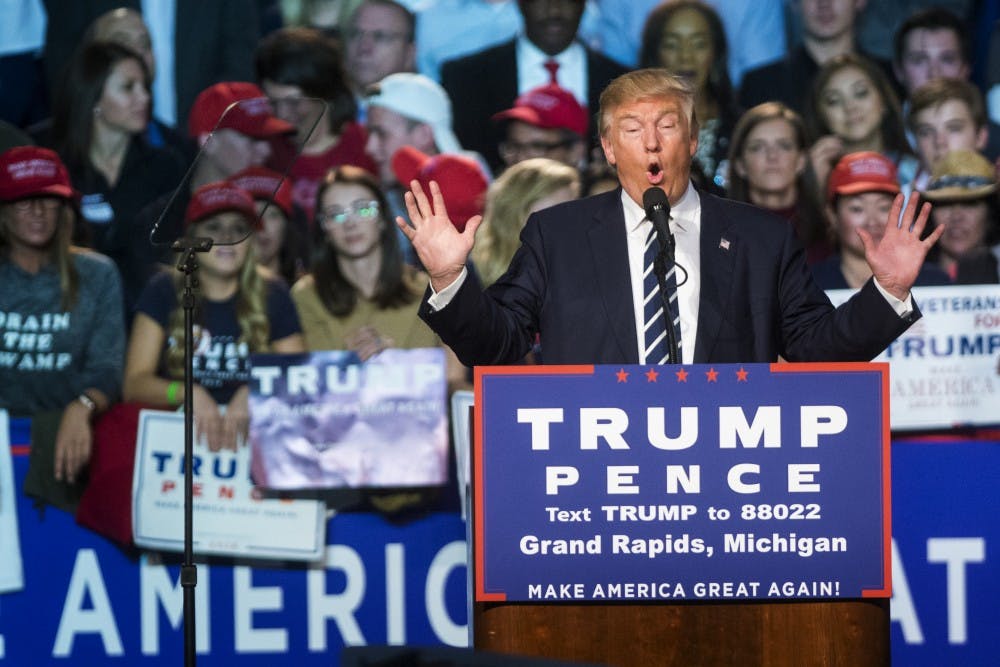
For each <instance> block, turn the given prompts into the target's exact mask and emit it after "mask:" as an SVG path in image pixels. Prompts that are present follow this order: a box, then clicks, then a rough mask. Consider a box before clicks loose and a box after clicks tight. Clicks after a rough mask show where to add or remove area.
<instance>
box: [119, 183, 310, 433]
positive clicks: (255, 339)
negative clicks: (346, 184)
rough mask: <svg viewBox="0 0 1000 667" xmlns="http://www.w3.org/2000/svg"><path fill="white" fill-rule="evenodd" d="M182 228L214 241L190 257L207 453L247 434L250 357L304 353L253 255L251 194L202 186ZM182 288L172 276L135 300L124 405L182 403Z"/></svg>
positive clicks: (198, 423)
mask: <svg viewBox="0 0 1000 667" xmlns="http://www.w3.org/2000/svg"><path fill="white" fill-rule="evenodd" d="M184 221H185V226H186V229H185V234H186V235H187V236H188V237H202V238H211V239H212V240H213V241H214V245H213V246H212V249H211V250H210V251H209V252H207V253H198V255H197V260H198V265H199V268H198V275H197V278H198V282H199V286H198V289H197V291H196V298H197V303H196V308H195V327H194V342H193V346H194V369H193V379H194V382H195V385H194V395H193V396H192V401H193V403H194V419H195V427H196V432H197V436H198V437H199V438H204V440H205V442H206V443H207V444H208V446H209V448H210V449H212V450H218V449H221V448H228V449H234V448H235V447H236V444H237V442H238V441H239V440H240V439H241V438H243V437H245V436H246V433H247V426H248V421H249V418H248V409H247V398H248V393H249V392H248V388H247V382H248V380H249V379H250V367H249V356H250V354H251V353H254V352H278V353H293V352H302V351H304V350H305V346H304V344H303V341H302V335H301V329H300V327H299V320H298V316H297V315H296V312H295V306H294V304H293V303H292V301H291V299H290V298H289V296H288V290H287V288H286V287H285V285H284V283H283V282H282V281H281V280H280V279H278V278H277V277H275V276H273V275H271V274H270V272H267V271H266V270H264V269H261V268H260V267H258V265H257V262H256V259H255V257H254V244H253V239H252V235H253V232H254V225H255V224H256V221H257V210H256V208H255V205H254V201H253V198H252V197H251V195H250V193H248V192H246V191H245V190H243V189H241V188H238V187H235V186H233V185H231V184H229V183H225V182H216V183H209V184H207V185H203V186H202V187H200V188H198V189H197V190H196V191H195V192H194V194H193V195H192V197H191V201H190V203H189V204H188V207H187V211H186V213H185V216H184ZM183 286H184V276H183V274H182V273H180V272H179V271H177V270H176V269H175V270H173V271H171V272H169V273H161V274H159V275H157V276H155V277H154V278H153V279H152V280H150V282H149V284H148V285H147V286H146V289H145V290H144V291H143V293H142V295H141V296H140V298H139V303H138V305H137V313H136V316H135V321H134V322H133V324H132V335H131V338H130V340H129V349H128V356H127V358H126V363H125V391H124V394H125V399H126V400H127V401H135V402H139V403H146V404H152V405H156V406H159V407H162V408H165V409H172V408H176V407H178V406H180V405H181V404H183V402H184V383H183V380H184V336H185V332H184V311H183V308H182V306H181V296H182V293H183ZM223 407H225V410H224V411H223V410H222V409H221V408H223Z"/></svg>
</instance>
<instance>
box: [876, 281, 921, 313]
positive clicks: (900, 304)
mask: <svg viewBox="0 0 1000 667" xmlns="http://www.w3.org/2000/svg"><path fill="white" fill-rule="evenodd" d="M874 283H875V287H877V288H878V291H879V292H881V293H882V296H884V297H885V300H886V301H888V302H889V305H890V306H892V309H893V310H895V311H896V314H897V315H899V316H900V317H909V316H910V315H912V314H913V292H909V293H908V294H907V295H906V299H905V300H903V301H900V300H899V299H897V298H896V297H894V296H893V295H891V294H889V293H888V292H886V291H885V288H884V287H882V286H881V285H879V284H878V280H874Z"/></svg>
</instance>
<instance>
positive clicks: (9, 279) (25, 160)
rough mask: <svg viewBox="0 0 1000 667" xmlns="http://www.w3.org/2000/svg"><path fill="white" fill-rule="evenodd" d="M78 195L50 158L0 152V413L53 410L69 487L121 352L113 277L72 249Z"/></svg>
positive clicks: (113, 394) (107, 398)
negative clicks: (1, 411)
mask: <svg viewBox="0 0 1000 667" xmlns="http://www.w3.org/2000/svg"><path fill="white" fill-rule="evenodd" d="M76 196H77V194H76V192H75V191H74V189H73V187H72V185H71V184H70V179H69V175H68V173H67V171H66V168H65V166H63V163H62V161H61V160H60V159H59V156H58V155H57V154H56V153H54V152H53V151H50V150H48V149H44V148H35V147H33V146H22V147H17V148H11V149H10V150H7V151H5V152H4V153H2V154H0V409H4V410H7V411H8V412H9V413H10V414H12V415H23V416H30V417H33V418H35V419H36V420H38V419H43V418H46V417H43V416H42V415H43V413H50V412H51V413H53V414H52V419H54V420H55V421H56V422H57V423H58V426H57V430H56V436H55V449H54V452H55V470H54V471H53V474H54V475H55V478H56V479H57V480H65V481H67V482H74V481H76V479H77V477H78V475H79V474H80V472H81V471H82V470H83V468H84V467H85V466H86V465H87V463H88V461H89V460H90V453H91V447H92V443H93V431H92V429H91V421H92V420H93V418H94V417H95V416H96V414H97V413H99V412H103V411H104V410H106V409H107V408H108V406H109V405H110V404H111V402H113V401H115V400H117V398H118V394H119V392H120V390H121V374H122V354H123V351H124V348H125V325H124V322H123V316H122V308H121V281H120V279H119V277H118V271H117V270H116V269H115V266H114V264H113V263H112V262H111V261H110V260H109V259H108V258H107V257H104V256H103V255H99V254H97V253H94V252H90V251H87V250H83V249H81V248H76V247H74V246H72V245H71V242H70V238H71V236H72V233H73V224H74V221H75V219H76V209H75V198H76ZM36 444H37V443H36Z"/></svg>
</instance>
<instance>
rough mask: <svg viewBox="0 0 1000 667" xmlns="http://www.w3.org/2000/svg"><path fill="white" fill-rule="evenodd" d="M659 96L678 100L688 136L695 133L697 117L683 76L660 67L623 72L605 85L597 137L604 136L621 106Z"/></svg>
mask: <svg viewBox="0 0 1000 667" xmlns="http://www.w3.org/2000/svg"><path fill="white" fill-rule="evenodd" d="M663 97H672V98H675V99H677V100H679V101H680V103H681V108H683V109H684V114H685V115H686V116H687V120H688V126H689V128H690V131H691V136H692V137H696V136H698V119H697V118H695V115H694V89H693V88H692V87H691V84H690V83H689V82H688V81H687V79H684V78H681V77H679V76H675V75H673V74H671V73H670V72H669V71H668V70H665V69H663V68H660V67H649V68H646V69H637V70H634V71H632V72H627V73H626V74H622V75H621V76H619V77H618V78H617V79H615V80H614V81H612V82H611V83H609V84H608V86H607V88H605V89H604V92H602V93H601V100H600V105H601V108H600V112H599V113H598V120H599V123H600V131H601V136H602V137H603V136H606V135H607V132H608V128H609V127H611V116H612V114H614V111H615V109H617V108H618V107H620V106H621V105H623V104H628V103H630V102H639V101H642V100H649V99H658V98H663Z"/></svg>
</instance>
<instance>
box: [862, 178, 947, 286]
mask: <svg viewBox="0 0 1000 667" xmlns="http://www.w3.org/2000/svg"><path fill="white" fill-rule="evenodd" d="M918 200H919V195H918V194H917V193H916V192H914V193H913V194H912V195H910V201H909V202H908V203H907V204H906V210H905V211H904V212H903V219H902V220H901V221H900V220H899V211H900V209H901V208H902V207H903V195H901V194H900V195H896V199H895V200H894V201H893V202H892V208H891V209H890V210H889V219H888V220H887V221H886V224H885V234H884V235H883V236H882V240H881V241H879V242H878V243H875V240H874V239H872V236H871V234H869V233H868V230H866V229H864V228H863V227H858V229H857V232H858V236H859V237H861V243H863V244H864V246H865V260H866V261H867V262H868V266H869V267H870V268H871V270H872V274H873V275H874V276H875V280H877V281H878V284H879V285H881V286H882V288H883V289H885V291H887V292H888V293H889V294H891V295H893V296H894V297H896V298H897V299H900V300H904V299H906V297H907V296H908V295H909V293H910V288H911V287H913V283H914V282H915V281H916V279H917V274H918V273H920V267H921V266H922V265H923V263H924V259H925V258H926V257H927V252H928V251H929V250H930V249H931V247H932V246H933V245H934V244H935V243H937V240H938V239H939V238H941V234H943V233H944V225H939V226H938V227H937V229H935V230H934V231H933V232H931V234H930V235H929V236H928V237H927V238H926V239H923V240H921V238H920V237H921V235H922V234H923V232H924V228H925V227H926V226H927V218H928V217H929V216H930V214H931V205H930V204H929V203H926V202H925V203H924V205H923V206H920V213H919V215H918V214H917V206H918ZM914 218H915V219H914ZM897 221H899V224H897Z"/></svg>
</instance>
